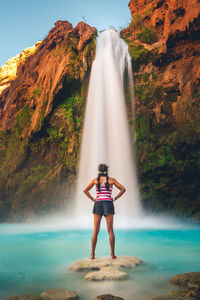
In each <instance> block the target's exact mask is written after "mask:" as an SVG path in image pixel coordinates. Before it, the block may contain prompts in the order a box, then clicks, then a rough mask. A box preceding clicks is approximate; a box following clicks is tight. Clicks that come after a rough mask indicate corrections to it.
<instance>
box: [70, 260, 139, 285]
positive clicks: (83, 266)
mask: <svg viewBox="0 0 200 300" xmlns="http://www.w3.org/2000/svg"><path fill="white" fill-rule="evenodd" d="M142 264H143V261H142V260H141V259H139V258H138V257H135V256H119V257H117V259H112V258H108V257H102V258H96V259H94V260H90V259H83V260H80V261H77V262H75V263H74V264H72V265H71V266H70V267H69V269H70V270H71V271H92V272H89V273H87V274H86V275H85V279H86V280H90V281H94V280H97V281H100V280H123V279H126V278H127V277H128V275H127V274H126V273H125V272H124V269H125V268H135V267H137V266H139V265H142ZM120 268H123V271H121V269H120Z"/></svg>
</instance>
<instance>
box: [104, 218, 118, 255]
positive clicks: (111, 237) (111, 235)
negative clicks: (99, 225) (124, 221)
mask: <svg viewBox="0 0 200 300" xmlns="http://www.w3.org/2000/svg"><path fill="white" fill-rule="evenodd" d="M113 217H114V215H107V216H106V224H107V230H108V235H109V242H110V249H111V257H112V259H115V258H117V256H115V235H114V231H113Z"/></svg>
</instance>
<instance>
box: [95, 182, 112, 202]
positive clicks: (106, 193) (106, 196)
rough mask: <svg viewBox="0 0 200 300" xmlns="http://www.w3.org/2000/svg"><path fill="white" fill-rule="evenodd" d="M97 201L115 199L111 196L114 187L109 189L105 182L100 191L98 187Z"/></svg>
mask: <svg viewBox="0 0 200 300" xmlns="http://www.w3.org/2000/svg"><path fill="white" fill-rule="evenodd" d="M96 194H97V197H96V201H103V200H104V201H113V200H112V198H111V194H112V187H110V188H109V190H107V189H106V187H105V184H103V185H102V186H101V187H100V191H99V190H98V189H97V187H96Z"/></svg>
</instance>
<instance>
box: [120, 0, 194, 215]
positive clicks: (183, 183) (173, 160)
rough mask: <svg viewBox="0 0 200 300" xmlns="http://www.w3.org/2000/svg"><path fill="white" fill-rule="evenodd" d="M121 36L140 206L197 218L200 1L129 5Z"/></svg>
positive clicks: (152, 0) (150, 0)
mask: <svg viewBox="0 0 200 300" xmlns="http://www.w3.org/2000/svg"><path fill="white" fill-rule="evenodd" d="M129 7H130V11H131V15H132V21H131V23H130V25H129V26H128V28H125V29H124V30H122V31H121V36H122V37H123V38H124V39H125V40H126V41H127V43H128V45H129V51H130V54H131V56H132V60H133V73H134V80H135V94H136V119H135V124H134V125H135V126H134V130H135V131H136V147H137V162H138V173H139V177H140V183H141V192H142V197H143V203H144V206H145V207H146V208H147V209H148V210H151V211H167V212H174V213H176V214H179V215H185V216H188V217H191V216H193V217H194V218H197V219H199V218H200V188H199V179H198V178H199V175H200V144H199V138H200V117H199V109H200V68H199V66H200V56H199V54H200V2H199V1H197V0H191V1H175V0H168V1H167V0H166V1H165V0H162V1H161V0H147V1H146V0H145V1H144V0H131V1H130V2H129Z"/></svg>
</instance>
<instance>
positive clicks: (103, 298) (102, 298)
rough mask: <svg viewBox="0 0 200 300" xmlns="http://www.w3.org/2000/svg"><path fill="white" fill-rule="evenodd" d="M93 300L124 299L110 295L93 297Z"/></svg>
mask: <svg viewBox="0 0 200 300" xmlns="http://www.w3.org/2000/svg"><path fill="white" fill-rule="evenodd" d="M94 300H124V298H121V297H117V296H113V295H111V294H105V295H100V296H97V297H95V298H94Z"/></svg>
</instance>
